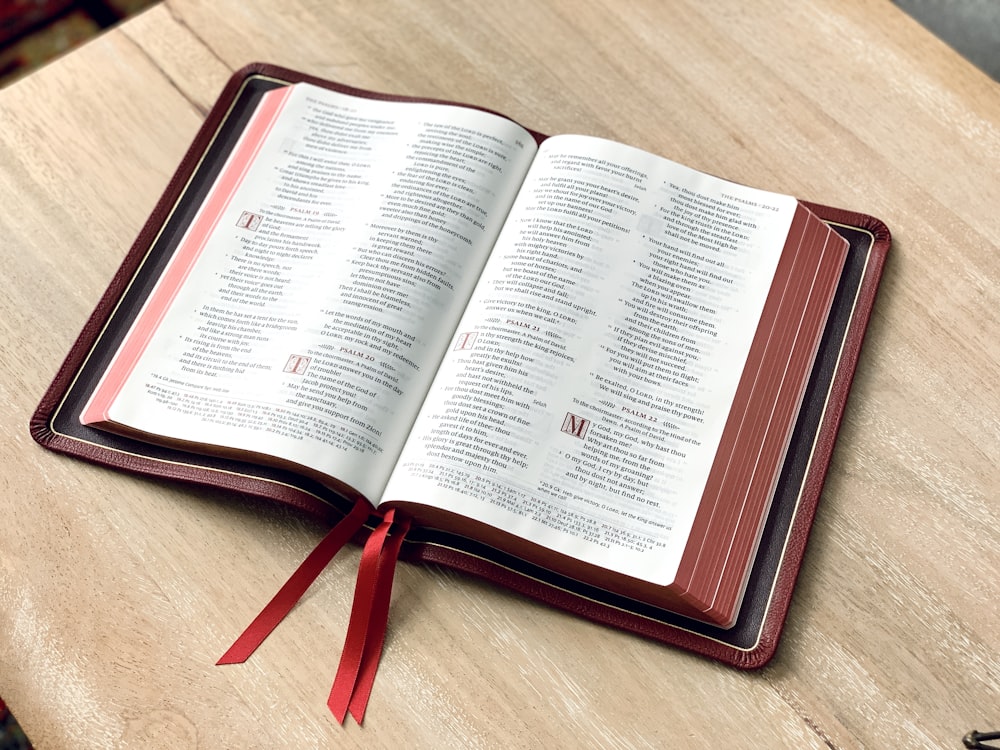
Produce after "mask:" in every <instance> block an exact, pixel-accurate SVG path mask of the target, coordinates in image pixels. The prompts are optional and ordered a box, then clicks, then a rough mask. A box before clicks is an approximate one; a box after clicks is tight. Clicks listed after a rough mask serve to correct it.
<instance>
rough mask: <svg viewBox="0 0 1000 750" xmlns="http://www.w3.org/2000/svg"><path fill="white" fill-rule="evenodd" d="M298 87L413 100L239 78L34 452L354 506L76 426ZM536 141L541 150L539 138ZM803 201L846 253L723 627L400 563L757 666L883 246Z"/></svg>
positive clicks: (34, 428) (788, 575) (517, 567)
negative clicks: (264, 100)
mask: <svg viewBox="0 0 1000 750" xmlns="http://www.w3.org/2000/svg"><path fill="white" fill-rule="evenodd" d="M299 81H306V82H309V83H314V84H316V85H319V86H324V87H327V88H333V89H337V90H339V91H344V92H347V93H352V94H356V95H361V96H369V97H373V98H381V99H392V100H400V101H417V100H415V99H412V98H410V97H399V96H388V95H383V94H375V93H372V92H368V91H362V90H359V89H353V88H350V87H347V86H342V85H340V84H336V83H333V82H330V81H325V80H322V79H319V78H315V77H311V76H308V75H305V74H302V73H298V72H295V71H291V70H287V69H284V68H279V67H276V66H272V65H268V64H260V63H258V64H253V65H249V66H247V67H245V68H243V69H242V70H240V71H237V72H236V73H235V74H234V75H233V76H232V78H231V79H230V80H229V82H228V84H227V85H226V87H225V88H224V89H223V91H222V94H221V95H220V97H219V99H218V101H217V102H216V104H215V106H213V108H212V110H211V111H210V112H209V114H208V116H207V118H206V120H205V122H204V124H203V125H202V127H201V129H200V130H199V131H198V134H197V135H196V137H195V139H194V141H193V143H192V144H191V147H190V148H189V150H188V152H187V153H186V155H185V156H184V158H183V160H182V161H181V163H180V165H179V166H178V168H177V171H176V173H175V174H174V176H173V177H172V179H171V180H170V182H169V183H168V185H167V188H166V190H165V191H164V193H163V195H162V197H161V198H160V200H159V202H158V203H157V204H156V207H155V208H154V210H153V212H152V214H151V215H150V217H149V219H148V220H147V222H146V224H145V225H144V226H143V228H142V230H141V231H140V233H139V235H138V237H137V238H136V240H135V243H134V244H133V245H132V248H131V250H130V251H129V253H128V255H127V256H126V257H125V260H124V262H123V263H122V265H121V267H120V268H119V269H118V272H117V273H116V274H115V276H114V278H113V279H112V281H111V284H110V285H109V287H108V289H107V291H106V292H105V294H104V296H103V297H102V298H101V300H100V302H99V304H98V306H97V308H96V309H95V310H94V312H93V314H92V315H91V317H90V319H89V320H88V321H87V323H86V325H85V326H84V328H83V330H82V332H81V333H80V336H79V337H78V339H77V341H76V343H75V344H74V345H73V348H72V349H71V350H70V352H69V354H68V355H67V357H66V360H65V361H64V362H63V364H62V366H61V367H60V369H59V371H58V372H57V374H56V376H55V378H54V380H53V382H52V384H51V385H50V386H49V389H48V390H47V391H46V393H45V395H44V397H43V398H42V400H41V402H40V403H39V405H38V408H37V409H36V411H35V413H34V415H33V417H32V419H31V434H32V436H33V437H34V439H35V440H36V441H38V442H39V443H40V444H41V445H43V446H44V447H46V448H49V449H51V450H54V451H58V452H60V453H65V454H68V455H72V456H75V457H78V458H82V459H85V460H88V461H92V462H95V463H98V464H102V465H106V466H111V467H114V468H117V469H121V470H124V471H128V472H133V473H137V474H142V475H146V476H152V477H157V478H164V479H171V480H176V481H182V482H188V483H192V484H198V485H205V486H210V487H216V488H223V489H226V490H231V491H233V492H236V493H243V494H249V495H254V496H257V497H263V498H267V499H270V500H274V501H277V502H281V503H285V504H288V505H291V506H294V507H296V508H299V509H301V510H302V511H304V512H306V513H309V514H311V515H313V516H316V517H319V518H321V519H323V520H326V521H329V522H333V521H335V520H338V519H339V518H341V517H343V515H344V514H346V512H347V511H348V509H349V508H350V507H351V504H352V502H353V501H352V500H351V499H348V498H344V497H342V496H339V495H337V494H336V493H334V492H333V491H331V490H330V489H328V488H326V487H324V486H322V485H320V484H319V483H317V482H314V481H312V480H309V479H306V478H303V477H300V476H298V475H296V474H293V473H291V472H287V471H283V470H280V469H272V468H267V467H260V466H257V465H253V464H247V463H243V462H238V461H233V460H230V459H221V458H213V457H207V456H198V455H192V454H188V453H184V452H179V451H176V450H172V449H169V448H160V447H158V446H151V445H147V444H144V443H139V442H137V441H134V440H130V439H128V438H124V437H120V436H117V435H113V434H110V433H104V432H101V431H99V430H95V429H93V428H89V427H85V426H83V425H81V424H80V422H79V414H80V411H81V410H82V408H83V405H84V403H85V402H86V399H87V396H88V395H89V393H90V391H91V390H92V389H93V387H94V385H95V384H96V382H97V379H98V378H99V376H100V373H101V372H102V371H103V369H104V368H105V367H106V366H107V363H108V361H109V360H110V358H111V356H112V355H113V354H114V352H115V351H116V349H117V347H118V342H119V341H120V340H121V337H122V336H123V335H124V333H125V331H126V330H127V329H128V326H129V323H130V322H131V320H132V318H133V317H134V315H135V314H136V313H137V311H138V308H139V306H140V305H141V303H142V301H143V299H144V298H145V296H146V295H147V294H148V293H149V291H150V289H151V286H152V284H153V282H154V281H155V279H156V278H157V276H158V274H159V273H160V271H161V270H162V268H163V265H164V264H165V262H166V261H167V259H169V257H170V255H171V253H172V252H173V250H174V249H175V248H176V244H177V242H178V241H179V239H180V236H181V234H182V233H183V229H184V227H185V226H186V225H187V223H188V222H190V221H191V219H192V218H193V215H194V212H195V211H196V209H197V206H198V205H199V203H200V202H201V200H202V199H203V198H204V195H205V193H206V192H207V190H208V188H209V187H210V185H211V183H212V181H213V180H214V177H215V175H216V174H217V173H218V170H219V169H220V168H221V166H222V163H223V161H224V159H225V156H226V154H227V153H228V152H229V150H230V149H231V148H232V147H233V145H234V144H235V141H236V138H237V137H238V135H239V133H240V132H241V130H242V128H243V127H244V126H245V124H246V122H247V120H248V119H249V117H250V115H251V113H252V112H253V110H254V108H255V106H256V104H257V102H258V101H259V99H260V97H261V96H262V95H263V93H265V92H266V91H268V90H270V89H273V88H275V87H278V86H282V85H286V84H288V83H293V82H299ZM419 101H429V100H426V99H423V100H419ZM533 135H534V136H535V138H536V139H537V140H539V141H541V140H543V139H544V137H545V136H543V135H542V134H540V133H537V132H533ZM805 205H806V206H808V207H809V208H810V209H812V210H813V211H814V212H816V213H817V214H818V215H819V216H820V217H822V218H823V219H824V220H826V221H827V222H828V223H830V224H831V226H833V227H834V228H835V229H836V230H837V231H838V232H839V233H840V234H841V235H842V236H844V237H845V238H846V239H847V240H848V241H849V242H850V244H851V250H850V253H849V254H848V259H847V264H846V267H845V271H844V274H843V277H842V279H841V283H840V287H839V289H838V291H837V295H836V299H835V302H834V307H833V310H832V312H831V315H830V321H829V323H828V324H827V330H826V332H825V334H824V338H823V342H822V344H821V346H820V350H819V354H818V356H817V364H816V367H815V368H814V372H813V375H812V378H811V380H810V383H809V386H808V389H807V392H806V396H805V401H804V404H803V407H802V411H801V414H800V416H799V420H798V423H797V426H796V428H795V433H794V434H793V438H792V446H791V448H790V449H789V455H788V458H787V459H786V463H785V467H784V469H783V471H782V476H781V479H780V481H779V486H778V490H777V495H776V497H775V500H774V502H773V504H772V509H771V512H770V515H769V518H768V522H767V524H766V527H765V530H764V534H763V537H762V539H761V544H760V552H759V553H758V555H757V558H756V560H755V563H754V567H753V570H752V572H751V575H750V580H749V583H748V586H747V592H746V596H745V599H744V603H743V606H742V608H741V610H740V615H739V618H738V619H737V622H736V624H735V626H734V627H732V628H730V629H721V628H716V627H713V626H710V625H706V624H703V623H699V622H696V621H693V620H690V619H687V618H684V617H681V616H678V615H676V614H674V613H671V612H668V611H665V610H661V609H658V608H655V607H650V606H648V605H646V604H643V603H642V602H638V601H634V600H628V599H625V598H623V597H620V596H617V595H615V594H612V593H610V592H607V591H603V590H600V589H597V588H595V587H592V586H589V585H588V584H586V583H583V582H581V581H576V580H572V579H569V578H566V577H564V576H559V575H555V574H553V573H551V572H550V571H547V570H544V569H541V568H538V567H536V566H533V565H531V564H528V563H525V562H524V561H523V560H520V559H517V558H514V557H512V556H510V555H507V554H505V553H503V552H500V551H498V550H496V549H493V548H490V547H488V546H486V545H484V544H482V543H479V542H477V541H475V540H473V539H468V538H463V537H458V536H456V535H453V534H448V533H445V532H442V531H439V530H436V529H429V528H414V529H412V530H411V531H410V533H409V536H408V538H407V542H406V544H405V546H404V549H403V552H402V555H401V557H402V558H403V559H406V560H410V561H424V562H433V563H437V564H440V565H446V566H448V567H451V568H454V569H457V570H462V571H465V572H467V573H471V574H473V575H476V576H479V577H482V578H485V579H488V580H490V581H493V582H495V583H497V584H498V585H501V586H505V587H507V588H510V589H512V590H515V591H518V592H520V593H522V594H525V595H527V596H530V597H532V598H535V599H538V600H540V601H543V602H546V603H548V604H550V605H553V606H556V607H559V608H562V609H565V610H568V611H570V612H574V613H576V614H578V615H581V616H584V617H587V618H589V619H591V620H594V621H596V622H600V623H604V624H607V625H611V626H613V627H617V628H621V629H623V630H628V631H631V632H634V633H637V634H640V635H643V636H647V637H650V638H654V639H656V640H659V641H663V642H665V643H670V644H672V645H675V646H679V647H681V648H684V649H687V650H689V651H693V652H696V653H699V654H702V655H704V656H708V657H711V658H713V659H717V660H719V661H721V662H724V663H726V664H729V665H732V666H735V667H740V668H745V669H751V668H756V667H760V666H763V665H764V664H765V663H767V661H768V660H769V659H770V658H771V657H772V656H773V655H774V652H775V650H776V648H777V645H778V640H779V638H780V635H781V631H782V627H783V625H784V622H785V616H786V614H787V612H788V607H789V604H790V601H791V595H792V589H793V588H794V585H795V580H796V577H797V575H798V571H799V568H800V566H801V562H802V557H803V554H804V552H805V546H806V541H807V539H808V537H809V531H810V529H811V527H812V522H813V518H814V516H815V514H816V508H817V505H818V502H819V498H820V493H821V491H822V488H823V481H824V478H825V476H826V472H827V468H828V466H829V462H830V458H831V455H832V453H833V447H834V442H835V440H836V436H837V431H838V429H839V426H840V422H841V419H842V417H843V413H844V408H845V405H846V403H847V396H848V393H849V391H850V387H851V381H852V379H853V377H854V371H855V367H856V365H857V361H858V356H859V353H860V350H861V344H862V340H863V338H864V334H865V330H866V328H867V325H868V319H869V316H870V315H871V310H872V306H873V304H874V301H875V294H876V291H877V289H878V284H879V280H880V278H881V275H882V268H883V264H884V263H885V258H886V255H887V253H888V250H889V245H890V235H889V231H888V229H887V228H886V227H885V225H884V224H883V223H882V222H881V221H879V220H878V219H875V218H873V217H871V216H867V215H865V214H860V213H854V212H850V211H845V210H841V209H835V208H830V207H827V206H820V205H817V204H811V203H805Z"/></svg>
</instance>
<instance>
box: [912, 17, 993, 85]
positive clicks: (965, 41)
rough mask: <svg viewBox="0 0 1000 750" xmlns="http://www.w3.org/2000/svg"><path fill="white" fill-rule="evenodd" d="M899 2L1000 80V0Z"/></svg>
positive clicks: (933, 30)
mask: <svg viewBox="0 0 1000 750" xmlns="http://www.w3.org/2000/svg"><path fill="white" fill-rule="evenodd" d="M895 2H896V5H898V6H899V7H900V8H902V9H903V10H905V11H906V12H907V13H909V14H910V15H911V16H913V17H914V18H915V19H916V20H917V21H919V22H920V23H921V24H923V25H924V26H925V27H926V28H928V29H930V30H931V31H932V32H933V33H934V34H936V35H937V36H939V37H940V38H941V39H942V40H943V41H944V42H945V43H947V44H949V45H951V47H952V48H954V49H955V50H956V51H957V52H958V53H959V54H960V55H962V56H963V57H965V58H966V59H967V60H969V61H970V62H971V63H972V64H973V65H976V66H978V67H979V68H980V69H981V70H983V71H985V72H986V74H987V75H989V76H991V77H992V78H993V80H994V81H1000V0H895Z"/></svg>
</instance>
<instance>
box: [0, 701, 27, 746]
mask: <svg viewBox="0 0 1000 750" xmlns="http://www.w3.org/2000/svg"><path fill="white" fill-rule="evenodd" d="M0 750H31V743H30V742H28V738H27V737H26V736H25V734H24V732H23V731H22V730H21V726H20V725H19V724H18V723H17V720H16V719H15V718H14V714H12V713H11V712H10V710H9V709H8V708H7V704H6V703H4V702H3V698H0Z"/></svg>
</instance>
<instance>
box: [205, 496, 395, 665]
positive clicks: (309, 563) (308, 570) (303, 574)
mask: <svg viewBox="0 0 1000 750" xmlns="http://www.w3.org/2000/svg"><path fill="white" fill-rule="evenodd" d="M389 512H390V513H391V512H392V511H389ZM369 513H371V508H370V507H369V506H368V505H366V504H365V503H356V504H355V505H354V507H353V508H351V512H350V513H348V514H347V515H346V516H344V518H342V519H341V520H340V521H338V522H337V524H336V525H335V526H334V527H333V528H332V529H330V531H329V533H327V535H326V536H325V537H323V539H322V541H320V543H319V544H318V545H316V549H314V550H313V551H312V552H311V553H309V556H308V557H307V558H306V559H305V560H303V561H302V564H301V565H300V566H299V567H298V569H297V570H296V571H295V572H294V573H292V576H291V578H289V579H288V581H287V582H286V583H285V585H284V586H282V587H281V589H280V590H279V591H278V593H277V594H275V595H274V598H273V599H271V601H269V602H268V603H267V605H266V606H265V607H264V609H263V610H261V613H260V614H259V615H257V617H256V618H255V619H254V621H253V622H252V623H250V626H249V627H248V628H247V629H246V630H244V631H243V633H242V634H241V635H240V637H239V638H237V639H236V642H235V643H233V645H232V646H230V647H229V650H228V651H226V653H225V654H223V655H222V658H221V659H219V661H217V662H216V664H241V663H243V662H245V661H246V660H247V659H248V658H249V657H250V655H251V654H252V653H253V652H254V651H256V650H257V647H258V646H260V644H261V643H263V642H264V639H265V638H267V636H268V635H270V634H271V631H272V630H274V629H275V628H276V627H277V625H278V623H279V622H281V621H282V620H283V619H285V615H287V614H288V613H289V612H291V611H292V607H294V606H295V604H296V603H297V602H298V601H299V599H301V598H302V595H303V594H305V593H306V590H307V589H308V588H309V586H310V585H311V584H312V582H313V581H315V580H316V578H317V576H319V574H320V573H322V572H323V569H324V568H326V566H327V565H329V563H330V561H331V560H332V559H333V557H334V555H336V554H337V552H339V551H340V549H341V548H342V547H343V546H344V545H345V544H347V542H348V541H349V540H350V539H351V537H353V536H354V535H355V534H356V533H357V532H358V531H360V530H361V527H362V526H364V523H365V521H366V520H368V515H369ZM366 549H367V547H366Z"/></svg>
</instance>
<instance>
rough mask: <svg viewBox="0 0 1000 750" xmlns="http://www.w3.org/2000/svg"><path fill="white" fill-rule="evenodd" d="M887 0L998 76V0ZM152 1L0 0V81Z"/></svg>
mask: <svg viewBox="0 0 1000 750" xmlns="http://www.w3.org/2000/svg"><path fill="white" fill-rule="evenodd" d="M889 1H890V0H886V2H889ZM892 1H893V2H895V3H896V5H898V6H899V7H900V8H902V9H903V10H904V11H906V12H907V13H909V14H910V15H911V16H913V17H914V18H915V19H916V20H917V21H919V22H920V23H921V24H923V25H924V26H926V27H927V28H928V29H930V31H932V32H933V33H934V34H936V35H937V36H939V37H940V38H941V39H942V40H943V41H944V42H945V43H947V44H949V45H951V46H952V47H953V48H955V49H956V50H957V51H958V52H959V54H961V55H963V56H964V57H966V58H967V59H968V60H970V61H971V62H972V63H973V64H974V65H977V66H978V67H979V68H981V69H982V70H983V71H985V72H986V73H987V74H988V75H990V76H992V78H993V79H994V80H997V81H1000V0H892ZM156 2H158V0H0V87H2V86H5V85H7V84H9V83H11V82H12V81H15V80H17V79H18V78H19V77H21V76H22V75H25V74H26V73H29V72H31V71H32V70H34V69H35V68H36V67H38V66H40V65H43V64H45V63H46V62H47V61H49V60H51V59H53V58H56V57H58V56H59V55H61V54H63V53H65V52H68V51H69V50H70V49H72V48H73V47H75V46H77V45H79V44H82V43H83V42H85V41H87V40H88V39H90V38H91V37H93V36H95V35H97V34H99V33H100V32H101V31H102V30H103V29H106V28H107V27H109V26H112V25H114V24H115V23H118V22H119V21H121V20H122V19H124V18H127V17H128V16H130V15H132V14H134V13H138V12H140V11H142V10H145V9H146V8H148V7H149V6H150V5H153V4H155V3H156Z"/></svg>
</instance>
